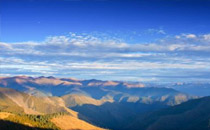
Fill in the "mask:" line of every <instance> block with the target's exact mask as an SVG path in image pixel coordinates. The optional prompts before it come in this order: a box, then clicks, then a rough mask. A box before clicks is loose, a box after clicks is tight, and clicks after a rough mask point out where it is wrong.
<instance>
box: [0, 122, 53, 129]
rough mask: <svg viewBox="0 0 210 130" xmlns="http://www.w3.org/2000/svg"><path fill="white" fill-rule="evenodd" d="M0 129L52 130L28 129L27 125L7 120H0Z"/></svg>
mask: <svg viewBox="0 0 210 130" xmlns="http://www.w3.org/2000/svg"><path fill="white" fill-rule="evenodd" d="M0 127H1V129H2V130H52V129H45V128H37V127H30V126H27V125H23V124H19V123H15V122H11V121H7V120H0Z"/></svg>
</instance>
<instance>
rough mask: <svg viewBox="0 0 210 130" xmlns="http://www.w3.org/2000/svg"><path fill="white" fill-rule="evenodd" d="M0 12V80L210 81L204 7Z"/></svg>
mask: <svg viewBox="0 0 210 130" xmlns="http://www.w3.org/2000/svg"><path fill="white" fill-rule="evenodd" d="M0 5H1V11H0V32H1V33H0V76H15V75H29V76H55V77H75V78H79V79H102V80H118V81H119V80H126V81H141V82H210V78H209V77H210V57H209V56H210V31H209V30H210V26H209V23H210V15H209V14H210V8H209V7H210V1H209V0H168V1H165V0H18V1H17V0H1V1H0Z"/></svg>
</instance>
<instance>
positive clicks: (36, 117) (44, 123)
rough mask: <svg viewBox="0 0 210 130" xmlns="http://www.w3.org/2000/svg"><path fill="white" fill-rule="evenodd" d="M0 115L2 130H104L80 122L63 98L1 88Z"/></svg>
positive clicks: (76, 114)
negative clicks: (66, 105)
mask: <svg viewBox="0 0 210 130" xmlns="http://www.w3.org/2000/svg"><path fill="white" fill-rule="evenodd" d="M0 111H2V112H0V120H1V121H0V122H1V124H0V128H7V129H11V130H15V129H17V130H19V129H23V130H24V129H27V130H28V129H68V130H70V129H72V130H73V129H74V130H75V129H80V130H87V129H86V128H90V129H94V130H103V129H102V128H99V127H96V126H94V125H91V124H90V123H88V122H85V121H83V120H81V119H79V117H78V113H77V112H75V111H73V110H71V109H69V108H67V107H65V103H64V101H63V100H62V98H59V97H35V96H31V95H29V94H25V93H22V92H18V91H16V90H13V89H9V88H1V87H0ZM11 112H12V113H11ZM63 112H64V113H65V114H60V113H63ZM54 113H57V114H54ZM49 114H50V115H49Z"/></svg>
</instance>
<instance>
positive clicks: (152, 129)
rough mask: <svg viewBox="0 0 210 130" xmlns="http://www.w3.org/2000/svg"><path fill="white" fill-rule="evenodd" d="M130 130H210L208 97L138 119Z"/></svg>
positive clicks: (209, 98) (209, 101)
mask: <svg viewBox="0 0 210 130" xmlns="http://www.w3.org/2000/svg"><path fill="white" fill-rule="evenodd" d="M125 129H126V130H127V129H130V130H131V129H132V130H139V129H141V130H145V129H147V130H210V97H204V98H201V99H194V100H190V101H188V102H185V103H183V104H180V105H177V106H174V107H170V108H167V109H162V110H159V111H156V112H153V113H151V114H148V115H146V116H144V117H143V118H142V117H141V118H139V119H137V120H135V121H134V122H133V123H131V124H130V125H129V126H128V127H127V128H125Z"/></svg>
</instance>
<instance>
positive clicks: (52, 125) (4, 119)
mask: <svg viewBox="0 0 210 130" xmlns="http://www.w3.org/2000/svg"><path fill="white" fill-rule="evenodd" d="M0 128H1V129H4V130H59V129H61V130H105V129H103V128H99V127H97V126H94V125H91V124H89V123H87V122H85V121H82V120H80V119H78V118H77V117H76V116H72V115H69V113H55V114H47V115H28V114H16V113H10V112H0Z"/></svg>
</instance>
